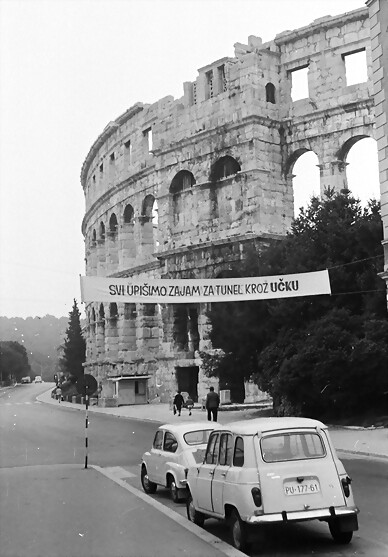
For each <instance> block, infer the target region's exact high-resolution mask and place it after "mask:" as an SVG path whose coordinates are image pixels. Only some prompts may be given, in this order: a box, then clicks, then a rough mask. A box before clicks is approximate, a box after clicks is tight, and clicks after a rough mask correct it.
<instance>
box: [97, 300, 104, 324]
mask: <svg viewBox="0 0 388 557" xmlns="http://www.w3.org/2000/svg"><path fill="white" fill-rule="evenodd" d="M98 317H99V318H100V321H104V320H105V309H104V304H100V308H99V310H98Z"/></svg>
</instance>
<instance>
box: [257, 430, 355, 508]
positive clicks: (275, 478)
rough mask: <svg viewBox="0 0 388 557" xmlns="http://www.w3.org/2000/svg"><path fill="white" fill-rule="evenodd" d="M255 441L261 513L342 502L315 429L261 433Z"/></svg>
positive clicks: (324, 443) (330, 460)
mask: <svg viewBox="0 0 388 557" xmlns="http://www.w3.org/2000/svg"><path fill="white" fill-rule="evenodd" d="M257 442H258V447H257V449H258V450H257V457H258V459H259V460H258V467H259V476H260V486H261V493H262V498H263V508H264V513H265V514H268V513H279V512H282V511H287V512H292V511H303V510H313V509H321V508H328V507H330V506H334V507H338V506H343V505H345V500H344V494H343V491H342V487H341V483H340V480H339V477H338V472H337V468H336V465H335V462H334V459H333V457H332V453H331V451H330V448H329V446H328V444H327V441H326V439H325V438H324V437H323V435H321V434H320V432H319V431H318V430H316V429H313V428H312V429H304V430H299V429H298V430H284V431H277V432H271V433H265V434H263V435H262V436H261V437H260V436H259V437H258V438H257Z"/></svg>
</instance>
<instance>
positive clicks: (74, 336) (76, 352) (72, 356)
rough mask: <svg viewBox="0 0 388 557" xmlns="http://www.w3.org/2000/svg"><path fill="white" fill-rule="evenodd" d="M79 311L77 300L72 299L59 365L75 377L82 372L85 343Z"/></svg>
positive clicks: (79, 375)
mask: <svg viewBox="0 0 388 557" xmlns="http://www.w3.org/2000/svg"><path fill="white" fill-rule="evenodd" d="M80 316H81V313H80V311H79V309H78V306H77V302H76V300H74V304H73V308H72V310H71V311H70V313H69V324H68V327H67V329H66V337H65V342H64V345H63V357H62V358H61V361H60V363H61V367H62V369H63V370H64V371H65V373H67V374H68V375H72V376H74V377H76V378H77V379H78V378H79V377H81V376H82V375H83V373H84V368H83V365H82V364H83V363H84V362H85V356H86V343H85V339H84V337H83V336H82V329H81V321H80Z"/></svg>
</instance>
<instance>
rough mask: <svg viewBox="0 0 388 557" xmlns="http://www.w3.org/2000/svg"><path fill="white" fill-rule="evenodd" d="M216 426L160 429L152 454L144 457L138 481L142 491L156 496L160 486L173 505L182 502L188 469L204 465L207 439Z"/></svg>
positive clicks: (183, 425)
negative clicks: (166, 492)
mask: <svg viewBox="0 0 388 557" xmlns="http://www.w3.org/2000/svg"><path fill="white" fill-rule="evenodd" d="M217 425H218V424H216V423H215V422H196V423H192V422H191V423H180V424H165V425H162V426H160V427H159V428H158V429H157V431H156V433H155V438H154V441H153V444H152V448H151V450H150V451H147V452H145V453H144V454H143V459H142V463H141V476H140V477H141V484H142V486H143V489H144V491H145V492H146V493H155V491H156V488H157V486H158V485H161V486H163V487H167V488H168V489H169V490H170V495H171V498H172V500H173V501H174V502H175V503H177V502H178V501H179V500H180V499H182V498H185V497H186V494H187V491H186V473H187V469H188V468H189V467H190V466H194V465H195V464H197V463H200V462H203V458H204V455H205V449H206V446H207V442H208V439H209V435H210V433H211V432H212V430H213V429H214V428H215V427H216V426H217Z"/></svg>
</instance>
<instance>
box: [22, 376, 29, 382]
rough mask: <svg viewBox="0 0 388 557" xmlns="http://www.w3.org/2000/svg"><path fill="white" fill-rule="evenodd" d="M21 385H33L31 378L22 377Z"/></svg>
mask: <svg viewBox="0 0 388 557" xmlns="http://www.w3.org/2000/svg"><path fill="white" fill-rule="evenodd" d="M21 383H31V377H29V376H27V377H22V380H21Z"/></svg>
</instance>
